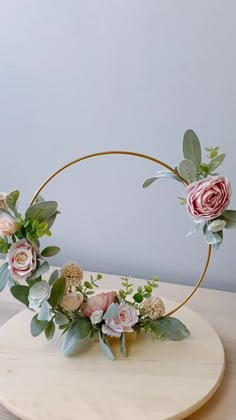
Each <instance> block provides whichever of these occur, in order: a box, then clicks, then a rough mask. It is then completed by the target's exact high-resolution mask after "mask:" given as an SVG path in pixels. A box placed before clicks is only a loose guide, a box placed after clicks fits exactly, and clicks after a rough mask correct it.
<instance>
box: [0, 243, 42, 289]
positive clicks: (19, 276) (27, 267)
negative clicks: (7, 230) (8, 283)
mask: <svg viewBox="0 0 236 420" xmlns="http://www.w3.org/2000/svg"><path fill="white" fill-rule="evenodd" d="M6 259H7V262H8V268H9V270H10V272H11V276H12V278H13V279H14V280H17V281H18V280H25V279H27V277H29V276H30V275H31V274H32V273H33V272H34V271H35V269H36V264H37V254H36V251H35V249H34V248H33V247H32V246H31V245H30V244H29V242H27V241H26V240H25V239H21V240H20V241H18V242H16V243H14V244H12V245H11V247H10V249H9V251H8V254H7V257H6Z"/></svg>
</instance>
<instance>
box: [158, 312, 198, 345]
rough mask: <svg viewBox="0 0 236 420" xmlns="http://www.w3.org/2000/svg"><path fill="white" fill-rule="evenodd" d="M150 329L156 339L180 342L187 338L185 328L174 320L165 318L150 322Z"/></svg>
mask: <svg viewBox="0 0 236 420" xmlns="http://www.w3.org/2000/svg"><path fill="white" fill-rule="evenodd" d="M150 328H151V330H152V331H153V332H154V334H156V336H157V337H158V338H161V337H162V338H167V339H169V340H173V341H180V340H183V339H185V338H187V337H189V335H190V332H189V330H188V329H187V327H186V326H185V325H184V324H183V323H182V322H181V321H180V320H179V319H176V318H173V317H171V316H165V317H163V318H159V319H157V320H155V321H150Z"/></svg>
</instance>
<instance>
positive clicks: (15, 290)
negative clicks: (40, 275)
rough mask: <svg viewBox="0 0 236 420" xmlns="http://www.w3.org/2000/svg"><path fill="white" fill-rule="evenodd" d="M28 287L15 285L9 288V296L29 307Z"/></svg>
mask: <svg viewBox="0 0 236 420" xmlns="http://www.w3.org/2000/svg"><path fill="white" fill-rule="evenodd" d="M29 290H30V289H29V287H28V286H21V285H20V284H16V285H14V286H12V287H11V288H10V291H11V294H12V295H13V296H14V298H16V299H17V300H19V301H20V302H21V303H24V305H26V306H29V299H28V296H29Z"/></svg>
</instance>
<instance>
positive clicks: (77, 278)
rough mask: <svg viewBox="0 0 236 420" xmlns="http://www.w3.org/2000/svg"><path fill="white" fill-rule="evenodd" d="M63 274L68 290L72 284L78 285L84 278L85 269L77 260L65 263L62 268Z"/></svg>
mask: <svg viewBox="0 0 236 420" xmlns="http://www.w3.org/2000/svg"><path fill="white" fill-rule="evenodd" d="M61 276H62V277H63V278H64V280H65V282H66V290H67V289H69V288H70V287H72V286H78V285H79V284H80V283H81V281H82V279H83V270H82V269H81V267H80V266H79V265H78V264H76V263H75V262H70V263H68V264H65V265H63V267H62V268H61Z"/></svg>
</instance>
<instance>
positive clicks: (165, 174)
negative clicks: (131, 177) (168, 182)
mask: <svg viewBox="0 0 236 420" xmlns="http://www.w3.org/2000/svg"><path fill="white" fill-rule="evenodd" d="M159 178H171V179H175V180H176V181H179V182H182V180H181V179H180V177H179V176H178V175H176V174H175V173H174V172H171V171H168V170H164V169H163V170H161V171H157V172H156V175H155V176H153V177H152V178H148V179H146V181H145V182H144V183H143V186H142V187H143V188H147V187H149V185H151V184H153V182H155V181H156V180H157V179H159Z"/></svg>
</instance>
